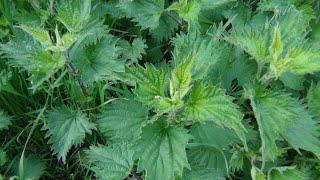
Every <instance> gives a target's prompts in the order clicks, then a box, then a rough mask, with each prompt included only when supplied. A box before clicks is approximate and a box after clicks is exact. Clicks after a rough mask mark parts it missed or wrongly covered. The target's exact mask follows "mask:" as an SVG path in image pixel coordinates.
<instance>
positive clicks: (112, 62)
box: [70, 35, 125, 84]
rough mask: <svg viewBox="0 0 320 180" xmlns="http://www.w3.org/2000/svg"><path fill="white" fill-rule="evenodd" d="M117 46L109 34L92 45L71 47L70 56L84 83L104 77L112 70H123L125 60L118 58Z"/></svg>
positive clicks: (90, 82)
mask: <svg viewBox="0 0 320 180" xmlns="http://www.w3.org/2000/svg"><path fill="white" fill-rule="evenodd" d="M117 51H118V48H117V47H116V41H115V38H113V37H112V36H111V35H110V36H109V37H106V38H102V39H101V40H99V41H98V42H97V43H96V44H94V45H87V46H84V47H79V48H73V50H72V51H71V53H70V58H71V60H72V61H73V62H74V64H75V66H76V67H77V68H78V69H79V71H80V72H81V79H82V80H83V82H84V83H86V84H92V83H93V82H96V81H100V80H103V79H106V76H108V75H110V74H111V73H112V72H124V70H125V66H124V65H125V62H124V61H123V60H120V59H118V53H117Z"/></svg>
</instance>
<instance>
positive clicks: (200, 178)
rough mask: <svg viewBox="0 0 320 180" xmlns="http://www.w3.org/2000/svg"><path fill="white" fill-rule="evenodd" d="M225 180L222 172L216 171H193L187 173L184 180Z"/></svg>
mask: <svg viewBox="0 0 320 180" xmlns="http://www.w3.org/2000/svg"><path fill="white" fill-rule="evenodd" d="M212 178H214V179H215V180H225V179H226V178H225V177H224V175H223V174H222V173H221V172H218V171H216V170H214V169H192V170H191V171H187V172H186V173H185V175H184V176H183V178H182V179H183V180H211V179H212Z"/></svg>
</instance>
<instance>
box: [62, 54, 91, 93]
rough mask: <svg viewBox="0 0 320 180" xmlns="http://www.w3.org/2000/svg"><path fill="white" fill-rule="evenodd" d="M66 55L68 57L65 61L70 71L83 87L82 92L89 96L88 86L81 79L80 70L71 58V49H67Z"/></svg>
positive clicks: (81, 87)
mask: <svg viewBox="0 0 320 180" xmlns="http://www.w3.org/2000/svg"><path fill="white" fill-rule="evenodd" d="M64 57H65V58H66V62H65V65H66V67H67V68H68V69H69V71H70V72H71V74H72V75H73V77H74V78H75V79H76V81H77V83H78V85H79V87H80V89H81V92H82V94H83V95H84V96H85V97H86V98H87V97H88V90H87V87H86V86H85V85H84V83H83V82H82V80H81V74H80V71H79V70H78V69H77V68H76V67H75V65H74V64H73V62H72V61H71V59H70V56H69V50H67V51H65V53H64Z"/></svg>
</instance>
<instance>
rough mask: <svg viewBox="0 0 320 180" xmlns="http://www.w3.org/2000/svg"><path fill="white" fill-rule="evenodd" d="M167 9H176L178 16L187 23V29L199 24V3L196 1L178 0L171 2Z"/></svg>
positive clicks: (194, 27)
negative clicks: (177, 0)
mask: <svg viewBox="0 0 320 180" xmlns="http://www.w3.org/2000/svg"><path fill="white" fill-rule="evenodd" d="M169 9H171V10H176V11H177V12H178V14H179V16H180V17H181V18H182V19H184V20H185V21H187V22H188V23H189V29H196V28H197V27H198V26H199V22H198V16H199V13H200V10H201V5H200V4H199V3H198V2H197V1H189V2H188V0H179V2H174V3H173V4H171V6H170V7H169Z"/></svg>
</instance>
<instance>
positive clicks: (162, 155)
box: [135, 121, 190, 180]
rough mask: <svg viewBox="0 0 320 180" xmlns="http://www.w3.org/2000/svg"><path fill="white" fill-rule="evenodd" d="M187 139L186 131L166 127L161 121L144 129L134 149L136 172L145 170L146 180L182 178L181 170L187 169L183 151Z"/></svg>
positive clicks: (188, 136) (188, 137)
mask: <svg viewBox="0 0 320 180" xmlns="http://www.w3.org/2000/svg"><path fill="white" fill-rule="evenodd" d="M189 139H190V135H188V133H187V130H186V129H184V128H178V127H170V126H169V127H166V126H165V124H164V122H163V121H157V122H155V123H154V124H149V125H148V126H146V127H144V128H143V130H142V135H141V139H140V140H139V141H138V142H137V145H136V147H135V149H136V152H137V158H138V159H139V162H138V170H139V171H143V170H145V171H146V179H152V180H158V179H159V180H160V179H174V177H175V175H178V176H182V173H183V168H189V164H188V161H187V156H186V151H185V148H186V145H187V143H188V141H189Z"/></svg>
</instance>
